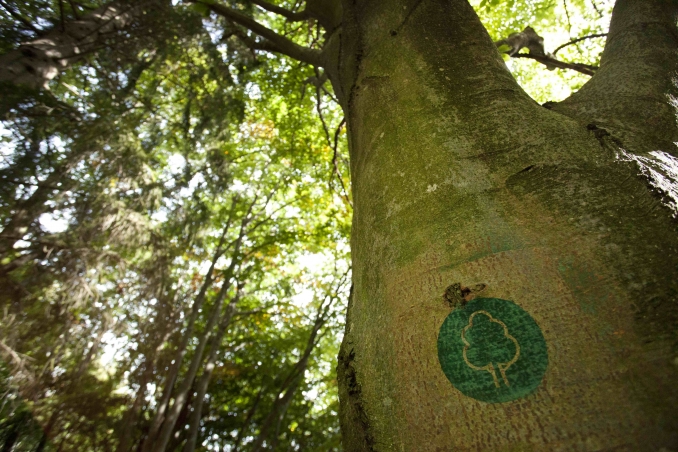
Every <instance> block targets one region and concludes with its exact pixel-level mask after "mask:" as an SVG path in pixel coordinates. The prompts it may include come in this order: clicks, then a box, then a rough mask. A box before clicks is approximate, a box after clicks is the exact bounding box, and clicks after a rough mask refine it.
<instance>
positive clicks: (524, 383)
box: [438, 298, 548, 403]
mask: <svg viewBox="0 0 678 452" xmlns="http://www.w3.org/2000/svg"><path fill="white" fill-rule="evenodd" d="M438 360H439V361H440V366H441V367H442V370H443V372H444V373H445V375H446V376H447V378H448V380H450V382H451V383H452V384H453V385H454V387H455V388H457V389H458V390H459V391H461V392H462V393H463V394H464V395H466V396H468V397H472V398H474V399H477V400H481V401H483V402H490V403H499V402H508V401H511V400H515V399H518V398H521V397H525V396H527V395H529V394H530V393H532V392H533V391H534V390H536V389H537V387H538V386H539V385H540V383H541V381H542V378H543V377H544V373H545V372H546V368H547V366H548V354H547V351H546V341H545V340H544V336H543V335H542V332H541V329H540V328H539V325H537V322H535V321H534V319H533V318H532V316H530V314H528V313H527V312H526V311H525V310H523V309H522V308H520V307H519V306H518V305H516V304H515V303H513V302H511V301H508V300H502V299H499V298H476V299H475V300H472V301H470V302H469V303H468V304H466V305H465V306H462V307H458V308H457V309H454V310H453V311H452V312H451V313H450V314H449V315H448V316H447V318H446V319H445V321H444V322H443V324H442V326H441V327H440V334H439V335H438Z"/></svg>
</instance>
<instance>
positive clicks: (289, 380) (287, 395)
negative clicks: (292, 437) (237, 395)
mask: <svg viewBox="0 0 678 452" xmlns="http://www.w3.org/2000/svg"><path fill="white" fill-rule="evenodd" d="M330 304H331V301H330ZM327 309H329V305H321V306H320V307H319V308H318V313H317V316H316V319H315V322H314V323H313V327H312V328H311V334H310V335H309V337H308V340H307V341H306V348H305V349H304V352H303V353H302V355H301V357H300V358H299V360H298V361H297V362H296V363H295V365H294V367H293V368H292V371H291V372H290V373H289V374H288V376H287V377H286V378H285V380H283V382H282V383H281V385H280V388H279V389H278V393H277V394H276V396H275V400H274V402H273V406H272V407H271V410H270V411H269V413H268V415H267V416H266V418H264V422H263V423H262V424H261V428H260V429H259V435H257V437H256V439H255V440H254V441H253V442H252V450H253V451H254V452H260V451H261V450H263V447H264V441H266V440H267V439H269V437H270V436H271V427H273V426H274V425H277V424H278V423H279V421H280V420H281V418H282V416H284V415H285V412H286V411H287V408H288V407H289V405H290V402H291V401H292V397H294V394H295V392H296V391H297V388H298V387H299V385H300V384H301V381H302V380H303V378H304V372H306V368H307V367H308V360H309V359H310V358H311V353H312V352H313V349H314V348H315V346H316V345H317V342H316V339H317V338H318V333H319V332H320V329H321V328H322V327H323V325H324V324H325V322H326V321H327V317H326V316H327ZM281 394H283V395H282V397H281ZM276 430H277V429H276Z"/></svg>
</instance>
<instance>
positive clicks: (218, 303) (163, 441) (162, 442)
mask: <svg viewBox="0 0 678 452" xmlns="http://www.w3.org/2000/svg"><path fill="white" fill-rule="evenodd" d="M230 286H231V277H230V275H229V276H228V277H227V278H226V279H225V280H224V284H223V285H222V287H221V289H220V290H219V295H217V299H216V300H215V302H214V306H213V307H212V313H211V315H210V317H209V319H208V321H207V325H205V330H204V331H203V333H202V335H201V336H200V338H199V342H198V345H197V346H196V348H195V350H194V352H193V357H192V359H191V363H190V365H189V368H188V371H187V372H186V375H184V380H183V382H182V384H181V386H180V387H179V389H178V390H177V393H176V394H175V396H174V403H173V404H172V407H171V408H170V409H168V411H167V416H166V418H165V420H164V422H163V424H162V429H161V430H160V434H159V435H158V438H157V439H156V440H155V442H154V443H153V449H152V450H153V451H154V452H164V451H165V450H166V448H167V444H168V443H169V440H170V436H171V435H172V433H173V432H174V426H175V425H176V422H177V419H178V418H179V414H180V413H181V410H182V409H183V408H184V406H185V404H186V402H187V400H188V393H189V391H190V389H191V387H192V386H193V380H195V376H196V374H197V373H198V369H199V368H200V365H201V364H202V363H203V354H204V352H205V346H206V345H207V342H208V341H209V340H210V339H211V338H212V337H213V336H214V327H215V325H216V323H217V321H218V319H219V317H220V314H221V307H222V305H223V302H224V299H225V298H226V295H227V294H228V289H229V288H230Z"/></svg>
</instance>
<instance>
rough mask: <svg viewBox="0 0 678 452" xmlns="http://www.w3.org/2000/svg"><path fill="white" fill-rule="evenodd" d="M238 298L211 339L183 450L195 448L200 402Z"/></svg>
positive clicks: (232, 303)
mask: <svg viewBox="0 0 678 452" xmlns="http://www.w3.org/2000/svg"><path fill="white" fill-rule="evenodd" d="M239 299H240V297H239V296H238V295H237V294H236V296H235V297H233V299H232V300H231V302H230V303H228V306H227V307H226V312H225V313H224V316H223V318H222V319H221V322H220V323H219V329H218V330H217V334H216V335H215V336H214V340H213V341H212V344H211V348H210V354H209V356H208V357H207V362H206V363H205V366H204V370H203V373H202V375H201V377H200V381H199V382H198V388H197V395H196V396H195V398H194V399H193V400H194V403H193V412H192V413H191V416H190V421H189V429H188V434H187V437H188V439H187V440H186V444H185V445H184V448H183V451H184V452H193V451H194V450H195V444H196V442H197V440H198V430H200V419H202V404H203V402H204V400H205V394H206V393H207V388H208V387H209V384H210V380H211V378H212V372H213V371H214V368H215V367H216V362H217V357H218V356H219V350H220V349H221V341H222V340H223V338H224V334H226V331H228V326H229V325H230V324H231V319H232V318H233V314H235V308H236V305H237V304H238V300H239Z"/></svg>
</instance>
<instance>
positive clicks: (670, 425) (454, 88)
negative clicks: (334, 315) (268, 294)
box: [327, 0, 678, 451]
mask: <svg viewBox="0 0 678 452" xmlns="http://www.w3.org/2000/svg"><path fill="white" fill-rule="evenodd" d="M343 8H344V11H343V14H344V15H343V22H342V26H341V27H340V28H339V29H337V31H335V32H334V34H333V35H332V36H331V37H330V38H329V41H328V51H327V52H328V53H327V54H328V65H327V70H328V73H329V74H330V78H331V80H332V83H333V85H334V86H335V90H336V91H337V92H338V93H339V95H340V99H342V102H343V104H344V105H343V106H344V109H345V110H346V111H345V112H346V117H347V121H348V128H349V147H350V152H351V174H352V178H353V180H352V183H353V194H354V206H355V208H354V222H353V236H352V250H353V251H352V253H353V254H352V255H353V283H354V290H353V295H352V299H351V303H350V306H349V312H348V317H347V325H346V334H345V337H344V342H343V344H342V350H341V354H340V357H339V367H338V371H339V384H340V399H341V413H340V416H341V422H342V431H343V434H344V441H345V443H344V446H345V449H346V450H348V451H368V450H376V451H414V450H417V451H435V450H440V451H442V450H492V451H509V450H511V451H514V450H563V451H565V450H633V451H644V450H647V451H656V450H660V449H661V448H667V449H669V450H672V449H673V448H675V447H678V434H677V433H676V432H678V412H677V411H678V409H677V408H676V407H677V406H678V390H677V388H676V386H675V381H676V377H678V372H677V371H678V366H676V365H675V362H676V356H677V352H678V350H677V348H676V344H677V337H676V328H675V325H676V323H677V319H678V315H677V314H678V304H677V302H678V300H677V297H678V234H676V225H677V224H676V221H675V219H674V218H673V217H672V214H673V212H672V211H671V210H670V209H668V208H667V207H666V206H665V205H664V204H662V202H661V199H660V198H661V197H660V196H657V194H656V193H654V192H653V191H652V190H651V189H650V187H649V185H648V183H647V180H646V179H645V178H644V177H643V176H642V175H640V174H639V170H638V167H637V166H636V165H635V163H632V162H629V161H624V160H623V159H620V158H619V156H620V154H619V153H620V151H619V143H623V144H624V148H625V149H626V150H627V151H631V152H637V153H640V154H642V153H645V152H648V151H651V150H657V149H662V150H665V151H666V152H672V151H673V148H672V146H673V143H672V141H673V140H674V139H675V138H674V137H675V136H676V126H675V116H674V115H675V113H674V111H673V109H672V108H671V106H670V104H669V96H670V95H671V93H672V90H673V89H674V87H673V83H672V80H671V77H672V76H673V73H674V70H675V61H676V48H677V46H676V42H677V41H676V39H675V20H674V17H675V13H676V3H675V2H672V1H661V0H653V1H645V2H636V1H631V0H620V1H619V2H618V4H617V6H616V8H615V11H614V17H613V21H612V29H611V31H610V40H609V43H608V45H607V47H606V50H605V54H604V56H603V61H602V64H601V68H600V70H599V71H598V73H597V74H596V75H595V76H594V77H593V78H592V80H591V81H590V82H589V84H587V85H586V86H585V87H584V88H583V89H582V90H581V91H580V92H579V93H578V94H576V95H575V96H573V97H572V98H571V99H568V100H567V101H565V102H563V103H562V104H560V105H558V106H557V107H556V109H555V111H554V110H549V109H547V108H544V107H541V106H539V105H538V104H536V103H535V102H534V101H533V100H532V99H530V98H529V97H528V96H527V95H526V94H525V93H524V92H523V91H522V89H521V88H520V87H519V86H518V85H517V84H516V82H515V80H514V79H513V77H512V76H511V74H510V73H509V71H508V70H507V69H506V67H505V65H504V63H503V61H502V60H501V58H500V56H499V54H498V53H497V51H496V49H495V46H494V44H493V43H492V41H491V39H490V37H489V36H488V34H487V32H486V31H485V30H484V28H483V27H482V25H481V23H480V21H479V20H478V18H477V17H476V15H475V13H474V11H473V10H472V8H471V7H470V6H469V5H468V3H467V2H465V1H462V0H412V1H407V0H363V1H348V0H347V1H344V2H343ZM622 49H623V50H622ZM330 56H335V57H336V59H335V60H332V59H331V58H330ZM592 123H593V126H589V124H592ZM602 129H605V130H602ZM455 284H460V286H461V287H474V286H475V287H483V286H485V288H484V290H483V292H482V296H483V297H494V298H501V299H505V300H511V301H512V302H514V303H515V304H517V305H518V306H520V307H521V308H522V309H524V310H525V311H527V312H528V313H529V314H530V315H531V316H532V318H534V320H535V321H536V323H537V325H538V326H539V328H540V329H541V332H542V333H543V336H544V338H545V341H546V347H547V351H548V366H547V369H546V373H545V376H544V378H543V380H542V381H541V384H540V385H539V387H538V388H537V389H536V390H535V391H534V392H533V393H531V394H529V395H527V396H525V397H523V398H520V399H517V400H514V401H510V402H504V403H486V402H481V401H479V400H476V399H473V398H471V397H467V396H465V395H463V394H462V393H461V392H460V391H458V390H457V389H455V387H454V386H453V385H452V384H451V383H450V381H448V379H447V378H446V376H445V374H444V373H443V371H442V370H441V366H440V363H439V361H438V356H437V346H436V344H437V335H438V331H439V329H440V327H441V324H442V323H443V321H444V320H445V318H446V317H447V315H448V314H449V313H450V304H449V303H448V302H446V301H445V300H444V294H445V292H446V289H447V288H448V287H450V286H452V285H455Z"/></svg>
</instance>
